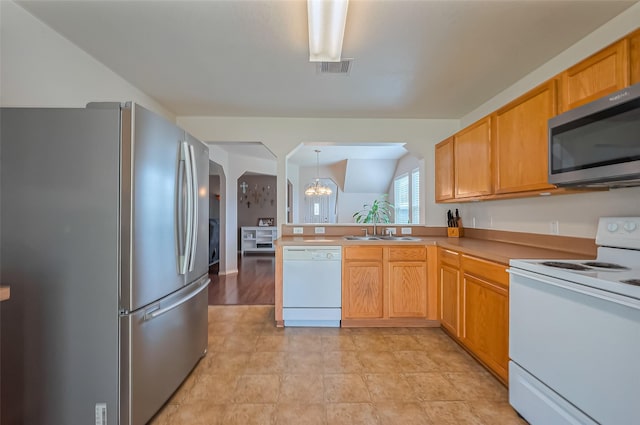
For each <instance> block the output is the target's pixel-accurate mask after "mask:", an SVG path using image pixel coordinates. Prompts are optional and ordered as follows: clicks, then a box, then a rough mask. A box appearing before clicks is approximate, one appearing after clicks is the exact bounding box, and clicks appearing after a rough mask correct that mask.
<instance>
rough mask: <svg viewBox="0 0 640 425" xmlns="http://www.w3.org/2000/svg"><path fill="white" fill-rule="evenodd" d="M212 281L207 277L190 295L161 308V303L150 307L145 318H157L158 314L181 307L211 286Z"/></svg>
mask: <svg viewBox="0 0 640 425" xmlns="http://www.w3.org/2000/svg"><path fill="white" fill-rule="evenodd" d="M210 283H211V279H209V278H207V279H206V280H204V281H203V282H202V283H200V287H199V288H197V289H196V290H194V291H193V292H191V293H190V294H189V295H187V296H185V297H184V298H182V299H180V300H178V301H176V302H174V303H173V304H170V305H168V306H166V307H164V308H159V307H160V304H156V305H154V306H153V307H151V308H149V310H147V311H145V314H144V320H152V319H155V318H156V317H158V316H162V315H163V314H165V313H168V312H169V311H171V310H173V309H174V308H177V307H180V306H181V305H182V304H184V303H186V302H187V301H189V300H190V299H191V298H193V297H195V296H196V295H198V294H199V293H200V292H202V291H204V290H205V289H206V288H207V286H209V284H210Z"/></svg>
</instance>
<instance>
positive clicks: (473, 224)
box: [471, 217, 476, 229]
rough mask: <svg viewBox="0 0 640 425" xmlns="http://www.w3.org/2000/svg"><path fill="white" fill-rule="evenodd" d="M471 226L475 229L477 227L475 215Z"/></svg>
mask: <svg viewBox="0 0 640 425" xmlns="http://www.w3.org/2000/svg"><path fill="white" fill-rule="evenodd" d="M471 227H472V228H474V229H475V228H476V218H475V217H473V218H472V219H471Z"/></svg>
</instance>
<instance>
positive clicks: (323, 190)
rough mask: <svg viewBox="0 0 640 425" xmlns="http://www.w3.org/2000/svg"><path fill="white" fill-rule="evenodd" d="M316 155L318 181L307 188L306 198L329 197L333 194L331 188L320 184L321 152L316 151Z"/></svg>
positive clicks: (305, 191)
mask: <svg viewBox="0 0 640 425" xmlns="http://www.w3.org/2000/svg"><path fill="white" fill-rule="evenodd" d="M315 153H316V179H315V180H314V181H313V183H311V184H310V185H308V186H307V188H306V189H305V190H304V194H305V195H306V196H329V195H331V194H332V193H333V191H332V190H331V188H330V187H329V186H325V185H323V184H320V151H319V150H318V149H316V150H315Z"/></svg>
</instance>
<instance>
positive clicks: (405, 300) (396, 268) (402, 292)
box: [389, 261, 427, 318]
mask: <svg viewBox="0 0 640 425" xmlns="http://www.w3.org/2000/svg"><path fill="white" fill-rule="evenodd" d="M389 317H421V318H426V317H427V264H426V262H425V261H397V262H390V263H389Z"/></svg>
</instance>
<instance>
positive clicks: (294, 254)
mask: <svg viewBox="0 0 640 425" xmlns="http://www.w3.org/2000/svg"><path fill="white" fill-rule="evenodd" d="M282 259H283V260H284V261H309V260H311V261H332V260H333V261H340V260H342V248H341V247H339V246H322V247H298V246H286V247H284V250H283V252H282Z"/></svg>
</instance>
